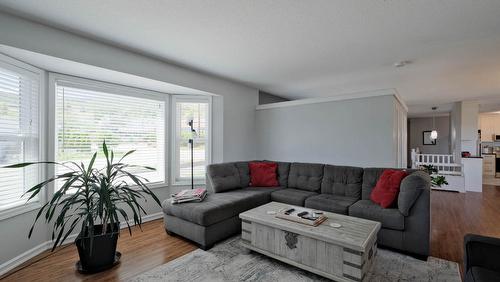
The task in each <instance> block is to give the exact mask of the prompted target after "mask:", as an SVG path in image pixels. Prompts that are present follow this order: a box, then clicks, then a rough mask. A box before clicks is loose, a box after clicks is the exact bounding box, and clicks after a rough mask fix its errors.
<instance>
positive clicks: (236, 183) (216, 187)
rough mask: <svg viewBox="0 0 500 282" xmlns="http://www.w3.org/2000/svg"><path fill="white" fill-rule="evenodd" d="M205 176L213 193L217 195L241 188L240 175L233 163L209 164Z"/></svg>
mask: <svg viewBox="0 0 500 282" xmlns="http://www.w3.org/2000/svg"><path fill="white" fill-rule="evenodd" d="M207 174H208V178H209V181H210V186H211V187H212V190H213V192H215V193H219V192H224V191H229V190H234V189H238V188H241V187H242V186H241V181H240V173H239V171H238V168H237V167H236V164H235V163H222V164H211V165H208V166H207Z"/></svg>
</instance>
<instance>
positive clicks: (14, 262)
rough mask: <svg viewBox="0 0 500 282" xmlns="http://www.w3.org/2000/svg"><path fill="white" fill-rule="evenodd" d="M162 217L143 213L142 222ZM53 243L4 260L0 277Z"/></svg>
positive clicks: (71, 237) (159, 214) (0, 267)
mask: <svg viewBox="0 0 500 282" xmlns="http://www.w3.org/2000/svg"><path fill="white" fill-rule="evenodd" d="M162 217H163V212H158V213H153V214H148V215H145V216H143V217H142V222H143V223H145V222H148V221H152V220H156V219H160V218H162ZM129 224H130V226H132V225H133V224H134V221H133V220H129ZM124 228H127V224H126V223H125V222H122V223H121V224H120V229H124ZM76 236H78V234H72V235H69V236H68V238H66V240H64V242H63V245H66V244H69V243H73V242H74V240H75V239H76ZM53 244H54V241H52V240H49V241H46V242H43V243H41V244H39V245H37V246H35V247H33V248H31V249H29V250H27V251H26V252H24V253H22V254H20V255H18V256H16V257H14V258H12V259H10V260H8V261H6V262H4V263H3V264H1V265H0V277H1V276H3V275H4V274H6V273H7V272H9V271H11V270H12V269H14V268H16V267H18V266H19V265H21V264H23V263H25V262H26V261H28V260H30V259H32V258H34V257H36V256H37V255H39V254H41V253H43V252H44V251H46V250H50V249H51V248H52V245H53Z"/></svg>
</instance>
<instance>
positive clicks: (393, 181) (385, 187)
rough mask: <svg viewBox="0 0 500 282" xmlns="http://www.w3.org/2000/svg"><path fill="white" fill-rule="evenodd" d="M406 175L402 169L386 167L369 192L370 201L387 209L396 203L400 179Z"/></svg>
mask: <svg viewBox="0 0 500 282" xmlns="http://www.w3.org/2000/svg"><path fill="white" fill-rule="evenodd" d="M407 176H408V173H407V172H406V171H404V170H398V169H386V170H384V172H383V173H382V175H381V176H380V178H379V179H378V181H377V185H375V187H374V188H373V190H372V193H371V194H370V199H371V200H372V202H374V203H377V204H379V205H380V206H381V207H382V208H384V209H387V208H390V207H393V206H395V205H396V204H397V200H398V195H399V189H400V186H401V181H403V179H404V178H405V177H407Z"/></svg>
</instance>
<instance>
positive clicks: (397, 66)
mask: <svg viewBox="0 0 500 282" xmlns="http://www.w3.org/2000/svg"><path fill="white" fill-rule="evenodd" d="M411 63H412V62H411V61H409V60H404V61H399V62H396V63H394V66H395V67H396V68H401V67H404V66H406V65H409V64H411Z"/></svg>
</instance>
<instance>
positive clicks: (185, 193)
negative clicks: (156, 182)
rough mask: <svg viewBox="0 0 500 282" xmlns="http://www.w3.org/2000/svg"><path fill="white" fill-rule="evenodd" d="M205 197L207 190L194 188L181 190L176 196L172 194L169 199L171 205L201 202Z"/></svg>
mask: <svg viewBox="0 0 500 282" xmlns="http://www.w3.org/2000/svg"><path fill="white" fill-rule="evenodd" d="M206 196H207V189H205V188H196V189H186V190H182V191H180V192H179V193H177V194H173V195H172V198H171V202H172V204H179V203H186V202H201V201H203V200H204V199H205V197H206Z"/></svg>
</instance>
